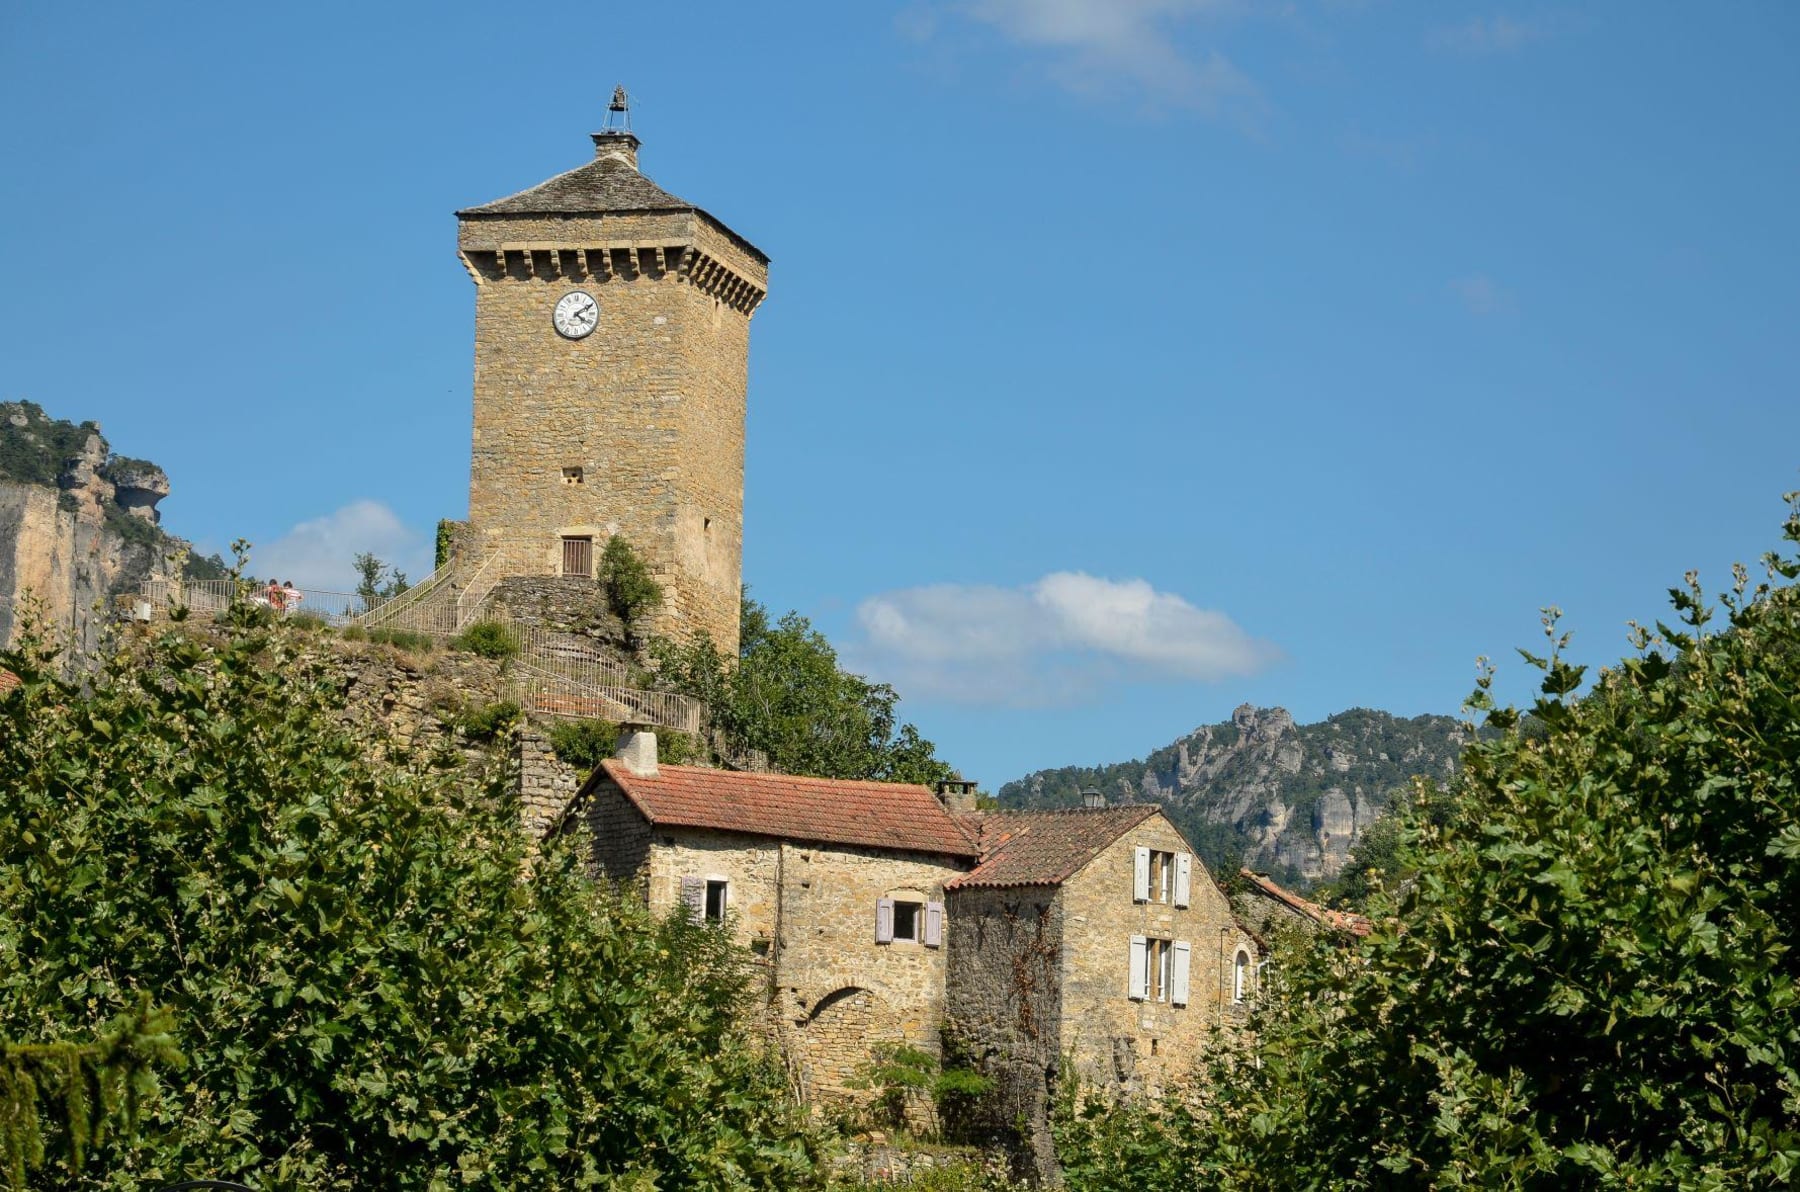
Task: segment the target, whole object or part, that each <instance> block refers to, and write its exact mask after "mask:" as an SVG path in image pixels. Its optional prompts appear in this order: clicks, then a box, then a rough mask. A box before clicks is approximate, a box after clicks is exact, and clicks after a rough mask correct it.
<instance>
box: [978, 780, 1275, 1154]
mask: <svg viewBox="0 0 1800 1192" xmlns="http://www.w3.org/2000/svg"><path fill="white" fill-rule="evenodd" d="M965 823H966V824H967V826H968V827H969V828H970V829H971V831H972V832H974V833H976V834H977V839H978V841H979V843H980V847H981V856H982V861H981V864H980V865H979V866H977V867H976V868H975V869H974V870H972V871H971V872H969V873H967V874H964V875H961V876H959V877H957V878H955V879H954V880H953V881H951V882H950V883H949V886H948V893H949V899H950V902H949V907H950V919H949V924H950V931H949V941H948V948H949V953H950V957H949V959H950V964H949V972H948V986H947V988H946V992H945V1000H946V1003H947V1005H948V1007H949V1020H948V1026H949V1035H950V1037H951V1038H952V1040H953V1041H954V1043H955V1046H956V1047H957V1049H958V1050H961V1051H966V1052H967V1053H968V1054H969V1055H970V1057H971V1058H973V1059H974V1060H975V1062H976V1063H977V1065H978V1066H979V1067H980V1068H981V1069H982V1070H983V1071H984V1072H986V1073H987V1074H988V1075H990V1076H992V1077H994V1078H995V1079H996V1080H997V1081H998V1083H999V1090H998V1091H999V1097H998V1098H997V1099H996V1101H995V1102H994V1104H993V1105H992V1106H991V1109H992V1111H993V1112H994V1114H995V1116H996V1123H995V1124H997V1125H1003V1124H1005V1123H1007V1122H1015V1123H1016V1122H1023V1123H1025V1125H1026V1130H1025V1135H1026V1136H1025V1137H1024V1138H1023V1139H1021V1142H1022V1143H1024V1144H1025V1146H1026V1148H1027V1149H1028V1150H1029V1151H1030V1153H1031V1156H1032V1158H1033V1161H1034V1166H1035V1167H1037V1168H1038V1170H1040V1171H1048V1170H1049V1169H1050V1168H1051V1166H1052V1165H1053V1163H1054V1156H1053V1153H1052V1151H1051V1146H1050V1138H1049V1134H1048V1129H1047V1123H1048V1114H1049V1104H1050V1099H1051V1097H1053V1096H1054V1094H1055V1089H1056V1085H1057V1082H1058V1080H1059V1079H1060V1077H1061V1076H1062V1075H1063V1066H1064V1065H1065V1064H1068V1065H1072V1066H1073V1069H1074V1073H1075V1075H1077V1076H1079V1077H1080V1078H1081V1079H1082V1080H1083V1082H1085V1083H1086V1084H1088V1085H1090V1086H1092V1087H1095V1088H1098V1089H1101V1090H1110V1091H1114V1092H1117V1093H1121V1094H1127V1095H1138V1094H1142V1095H1147V1096H1158V1095H1160V1094H1161V1093H1162V1092H1163V1091H1164V1089H1166V1088H1167V1087H1169V1086H1170V1084H1171V1083H1172V1082H1174V1081H1176V1080H1178V1079H1180V1078H1181V1077H1184V1076H1186V1075H1188V1074H1189V1073H1190V1072H1191V1071H1192V1070H1193V1067H1194V1064H1195V1062H1196V1061H1197V1060H1198V1059H1199V1058H1200V1057H1201V1056H1202V1055H1203V1054H1204V1052H1205V1051H1206V1050H1207V1048H1208V1047H1210V1046H1212V1045H1213V1044H1214V1043H1215V1042H1216V1041H1217V1040H1219V1039H1220V1038H1222V1037H1226V1036H1228V1035H1229V1034H1230V1033H1231V1032H1232V1030H1233V1028H1235V1027H1236V1026H1237V1024H1238V1023H1240V1022H1241V1021H1242V1018H1243V1016H1244V1012H1245V1010H1246V1008H1247V1007H1246V1002H1247V999H1248V998H1249V997H1250V995H1251V990H1250V989H1249V988H1248V987H1247V986H1246V985H1245V984H1244V982H1243V980H1242V973H1244V972H1245V971H1247V970H1251V969H1253V967H1254V965H1255V963H1256V959H1257V957H1258V956H1259V949H1258V947H1257V944H1256V941H1255V940H1254V938H1253V937H1252V936H1251V935H1250V934H1249V933H1248V932H1246V931H1245V930H1244V929H1243V927H1242V926H1241V925H1240V924H1239V923H1238V922H1237V919H1236V917H1235V916H1234V915H1233V914H1232V911H1231V907H1230V905H1229V903H1228V902H1227V900H1226V898H1225V896H1224V894H1223V893H1221V892H1220V890H1219V888H1218V886H1217V885H1216V884H1215V883H1214V882H1213V881H1212V879H1211V877H1210V876H1209V875H1208V873H1207V871H1206V867H1205V866H1204V864H1202V862H1201V861H1200V859H1199V857H1198V856H1196V855H1195V853H1194V850H1193V846H1192V845H1190V844H1189V843H1188V842H1187V840H1186V839H1185V838H1183V836H1182V835H1181V833H1180V832H1179V831H1178V830H1177V829H1176V827H1175V825H1174V824H1172V823H1170V822H1169V820H1168V817H1166V816H1165V815H1163V813H1162V811H1161V809H1160V808H1159V807H1157V806H1155V805H1137V806H1126V807H1113V808H1104V807H1103V808H1092V809H1082V810H1071V811H1041V812H993V813H989V814H986V815H983V816H980V817H978V818H974V819H971V820H965Z"/></svg>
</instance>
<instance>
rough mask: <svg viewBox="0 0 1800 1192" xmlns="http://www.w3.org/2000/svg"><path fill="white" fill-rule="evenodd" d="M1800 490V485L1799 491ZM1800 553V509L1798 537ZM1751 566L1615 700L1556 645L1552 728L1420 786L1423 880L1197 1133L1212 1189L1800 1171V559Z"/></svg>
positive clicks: (1324, 968)
mask: <svg viewBox="0 0 1800 1192" xmlns="http://www.w3.org/2000/svg"><path fill="white" fill-rule="evenodd" d="M1794 500H1795V498H1794V497H1790V503H1793V502H1794ZM1786 532H1787V537H1788V539H1789V541H1790V542H1795V543H1800V504H1796V505H1794V507H1793V509H1792V511H1791V512H1790V516H1789V518H1788V521H1787V524H1786ZM1766 563H1767V568H1768V573H1769V579H1768V580H1767V581H1766V582H1764V583H1761V584H1758V585H1757V586H1755V587H1754V588H1752V587H1751V586H1750V582H1749V576H1748V573H1747V572H1746V571H1744V570H1743V569H1742V568H1739V569H1737V570H1736V583H1735V585H1734V587H1733V589H1732V591H1731V592H1729V593H1727V594H1726V595H1724V596H1723V597H1722V598H1721V599H1720V604H1721V606H1722V608H1723V610H1724V612H1725V614H1726V625H1725V627H1724V629H1723V631H1715V630H1713V629H1711V628H1709V626H1710V625H1711V623H1712V621H1713V619H1714V618H1715V616H1716V615H1717V612H1716V610H1715V609H1713V608H1709V607H1708V606H1707V603H1706V599H1705V596H1704V594H1703V592H1702V591H1701V589H1700V588H1699V586H1698V584H1697V583H1696V582H1695V580H1694V577H1693V576H1692V575H1691V574H1690V576H1689V577H1688V580H1687V582H1686V584H1685V585H1684V586H1682V587H1680V588H1676V589H1674V590H1672V592H1671V596H1672V598H1673V604H1674V607H1675V610H1676V613H1677V614H1678V617H1677V619H1676V623H1675V624H1674V625H1673V626H1670V625H1662V624H1659V625H1658V626H1657V627H1656V629H1655V630H1654V631H1652V630H1645V629H1637V628H1635V627H1634V630H1633V645H1634V647H1635V649H1636V651H1637V652H1636V653H1635V654H1634V655H1633V656H1630V657H1627V658H1625V659H1624V660H1623V661H1621V662H1620V663H1619V664H1618V665H1617V666H1615V667H1612V668H1609V669H1606V670H1603V671H1601V672H1600V673H1599V675H1598V676H1597V678H1596V680H1595V682H1594V683H1593V686H1592V689H1591V690H1590V691H1588V692H1587V694H1585V695H1578V694H1577V693H1578V692H1579V691H1580V689H1581V688H1582V686H1583V683H1584V682H1585V680H1586V678H1587V676H1586V675H1585V674H1584V672H1583V669H1582V668H1581V667H1579V666H1575V665H1572V664H1571V663H1569V662H1567V661H1566V660H1565V659H1564V658H1563V656H1562V651H1563V649H1564V647H1565V646H1566V643H1567V641H1568V637H1567V635H1566V634H1565V633H1563V632H1561V631H1560V629H1559V628H1558V625H1557V615H1558V614H1557V613H1556V611H1555V610H1547V613H1546V618H1545V628H1546V633H1547V635H1548V637H1549V641H1550V648H1549V649H1548V650H1547V651H1545V652H1544V653H1543V654H1541V655H1534V654H1527V655H1526V658H1527V660H1528V661H1529V663H1530V664H1531V665H1532V666H1534V667H1536V668H1538V669H1539V670H1541V671H1542V673H1543V680H1542V684H1541V694H1540V696H1539V697H1538V698H1537V699H1536V701H1535V703H1534V704H1533V706H1532V708H1531V710H1530V716H1529V718H1526V717H1521V715H1520V714H1519V713H1518V712H1517V711H1515V710H1514V709H1511V708H1503V707H1498V706H1496V705H1495V704H1494V702H1493V701H1492V699H1491V697H1490V695H1489V690H1488V681H1489V677H1490V676H1484V678H1483V680H1482V684H1481V686H1480V688H1479V689H1478V690H1477V692H1476V694H1475V696H1474V697H1473V699H1472V701H1471V702H1472V706H1473V707H1474V709H1475V710H1477V711H1478V712H1481V713H1483V714H1484V715H1485V718H1486V722H1487V724H1488V725H1489V726H1490V727H1491V729H1492V730H1493V733H1492V734H1491V735H1490V736H1489V737H1486V738H1483V739H1478V740H1476V741H1474V742H1473V743H1472V744H1471V745H1470V746H1469V747H1468V749H1467V751H1466V753H1465V757H1464V768H1463V771H1462V774H1461V776H1460V777H1459V778H1458V779H1456V780H1455V781H1453V782H1452V783H1451V784H1449V785H1448V787H1445V788H1435V787H1432V786H1429V785H1424V784H1422V785H1421V787H1420V789H1419V792H1418V795H1419V806H1418V807H1417V808H1416V809H1415V811H1414V812H1413V813H1412V814H1411V815H1410V816H1409V817H1408V819H1407V821H1406V823H1405V825H1404V828H1403V831H1402V833H1401V839H1400V845H1399V848H1400V851H1401V853H1402V854H1403V856H1402V861H1403V862H1404V863H1405V866H1406V868H1408V869H1410V870H1413V871H1414V876H1413V878H1412V879H1411V880H1410V881H1409V882H1408V883H1407V884H1406V887H1405V889H1404V890H1402V891H1398V892H1396V893H1395V895H1394V896H1393V897H1392V899H1391V902H1390V905H1389V907H1388V910H1389V914H1388V915H1387V916H1385V917H1384V919H1383V921H1381V922H1379V923H1378V926H1377V929H1376V931H1375V933H1374V934H1373V935H1372V936H1370V937H1369V939H1368V940H1367V941H1366V943H1365V944H1364V945H1363V946H1362V947H1361V948H1360V949H1357V950H1356V951H1355V952H1354V953H1351V954H1346V953H1344V952H1341V951H1339V950H1336V949H1332V948H1329V947H1325V946H1323V945H1321V948H1320V950H1319V951H1318V952H1317V953H1316V954H1315V955H1314V956H1312V957H1311V958H1310V959H1309V960H1308V962H1307V963H1304V964H1300V965H1296V966H1294V967H1293V968H1291V969H1290V970H1289V971H1288V974H1287V978H1286V979H1287V985H1288V988H1287V990H1286V991H1285V993H1284V995H1283V996H1281V997H1278V998H1274V999H1271V1001H1270V1004H1269V1008H1268V1009H1267V1010H1266V1011H1265V1012H1264V1013H1263V1014H1262V1015H1261V1016H1260V1018H1259V1021H1258V1022H1257V1023H1256V1030H1257V1032H1258V1037H1259V1043H1260V1046H1259V1048H1258V1059H1259V1063H1258V1064H1257V1065H1255V1066H1252V1065H1248V1064H1229V1063H1221V1065H1220V1066H1219V1067H1218V1068H1217V1069H1216V1070H1215V1071H1214V1072H1213V1073H1211V1075H1210V1076H1209V1078H1208V1082H1207V1085H1206V1088H1207V1096H1208V1098H1209V1101H1210V1113H1209V1116H1208V1119H1207V1120H1206V1121H1205V1122H1203V1123H1200V1124H1198V1125H1195V1126H1194V1127H1193V1128H1191V1129H1187V1130H1182V1131H1178V1133H1179V1134H1180V1136H1181V1140H1182V1142H1183V1144H1184V1145H1185V1146H1187V1147H1188V1158H1187V1159H1185V1160H1184V1164H1185V1166H1184V1168H1183V1172H1182V1176H1181V1178H1180V1179H1179V1180H1177V1181H1176V1182H1177V1183H1181V1184H1185V1185H1187V1186H1206V1187H1222V1188H1276V1187H1281V1188H1326V1187H1390V1188H1427V1187H1466V1186H1473V1185H1479V1186H1482V1187H1491V1188H1527V1187H1529V1188H1620V1189H1623V1188H1675V1187H1681V1188H1753V1187H1754V1188H1760V1187H1775V1186H1787V1185H1789V1184H1791V1183H1792V1181H1793V1178H1794V1172H1795V1165H1796V1162H1797V1161H1800V1032H1797V1031H1796V1029H1795V1022H1796V1003H1797V994H1796V983H1795V982H1796V975H1797V967H1800V966H1797V965H1796V961H1795V953H1794V950H1793V945H1794V940H1795V938H1796V937H1797V936H1800V588H1797V587H1796V586H1795V585H1794V583H1793V581H1794V579H1795V578H1796V577H1797V576H1800V562H1796V561H1795V560H1794V559H1793V558H1791V557H1783V556H1779V555H1770V556H1768V557H1767V559H1766Z"/></svg>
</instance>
